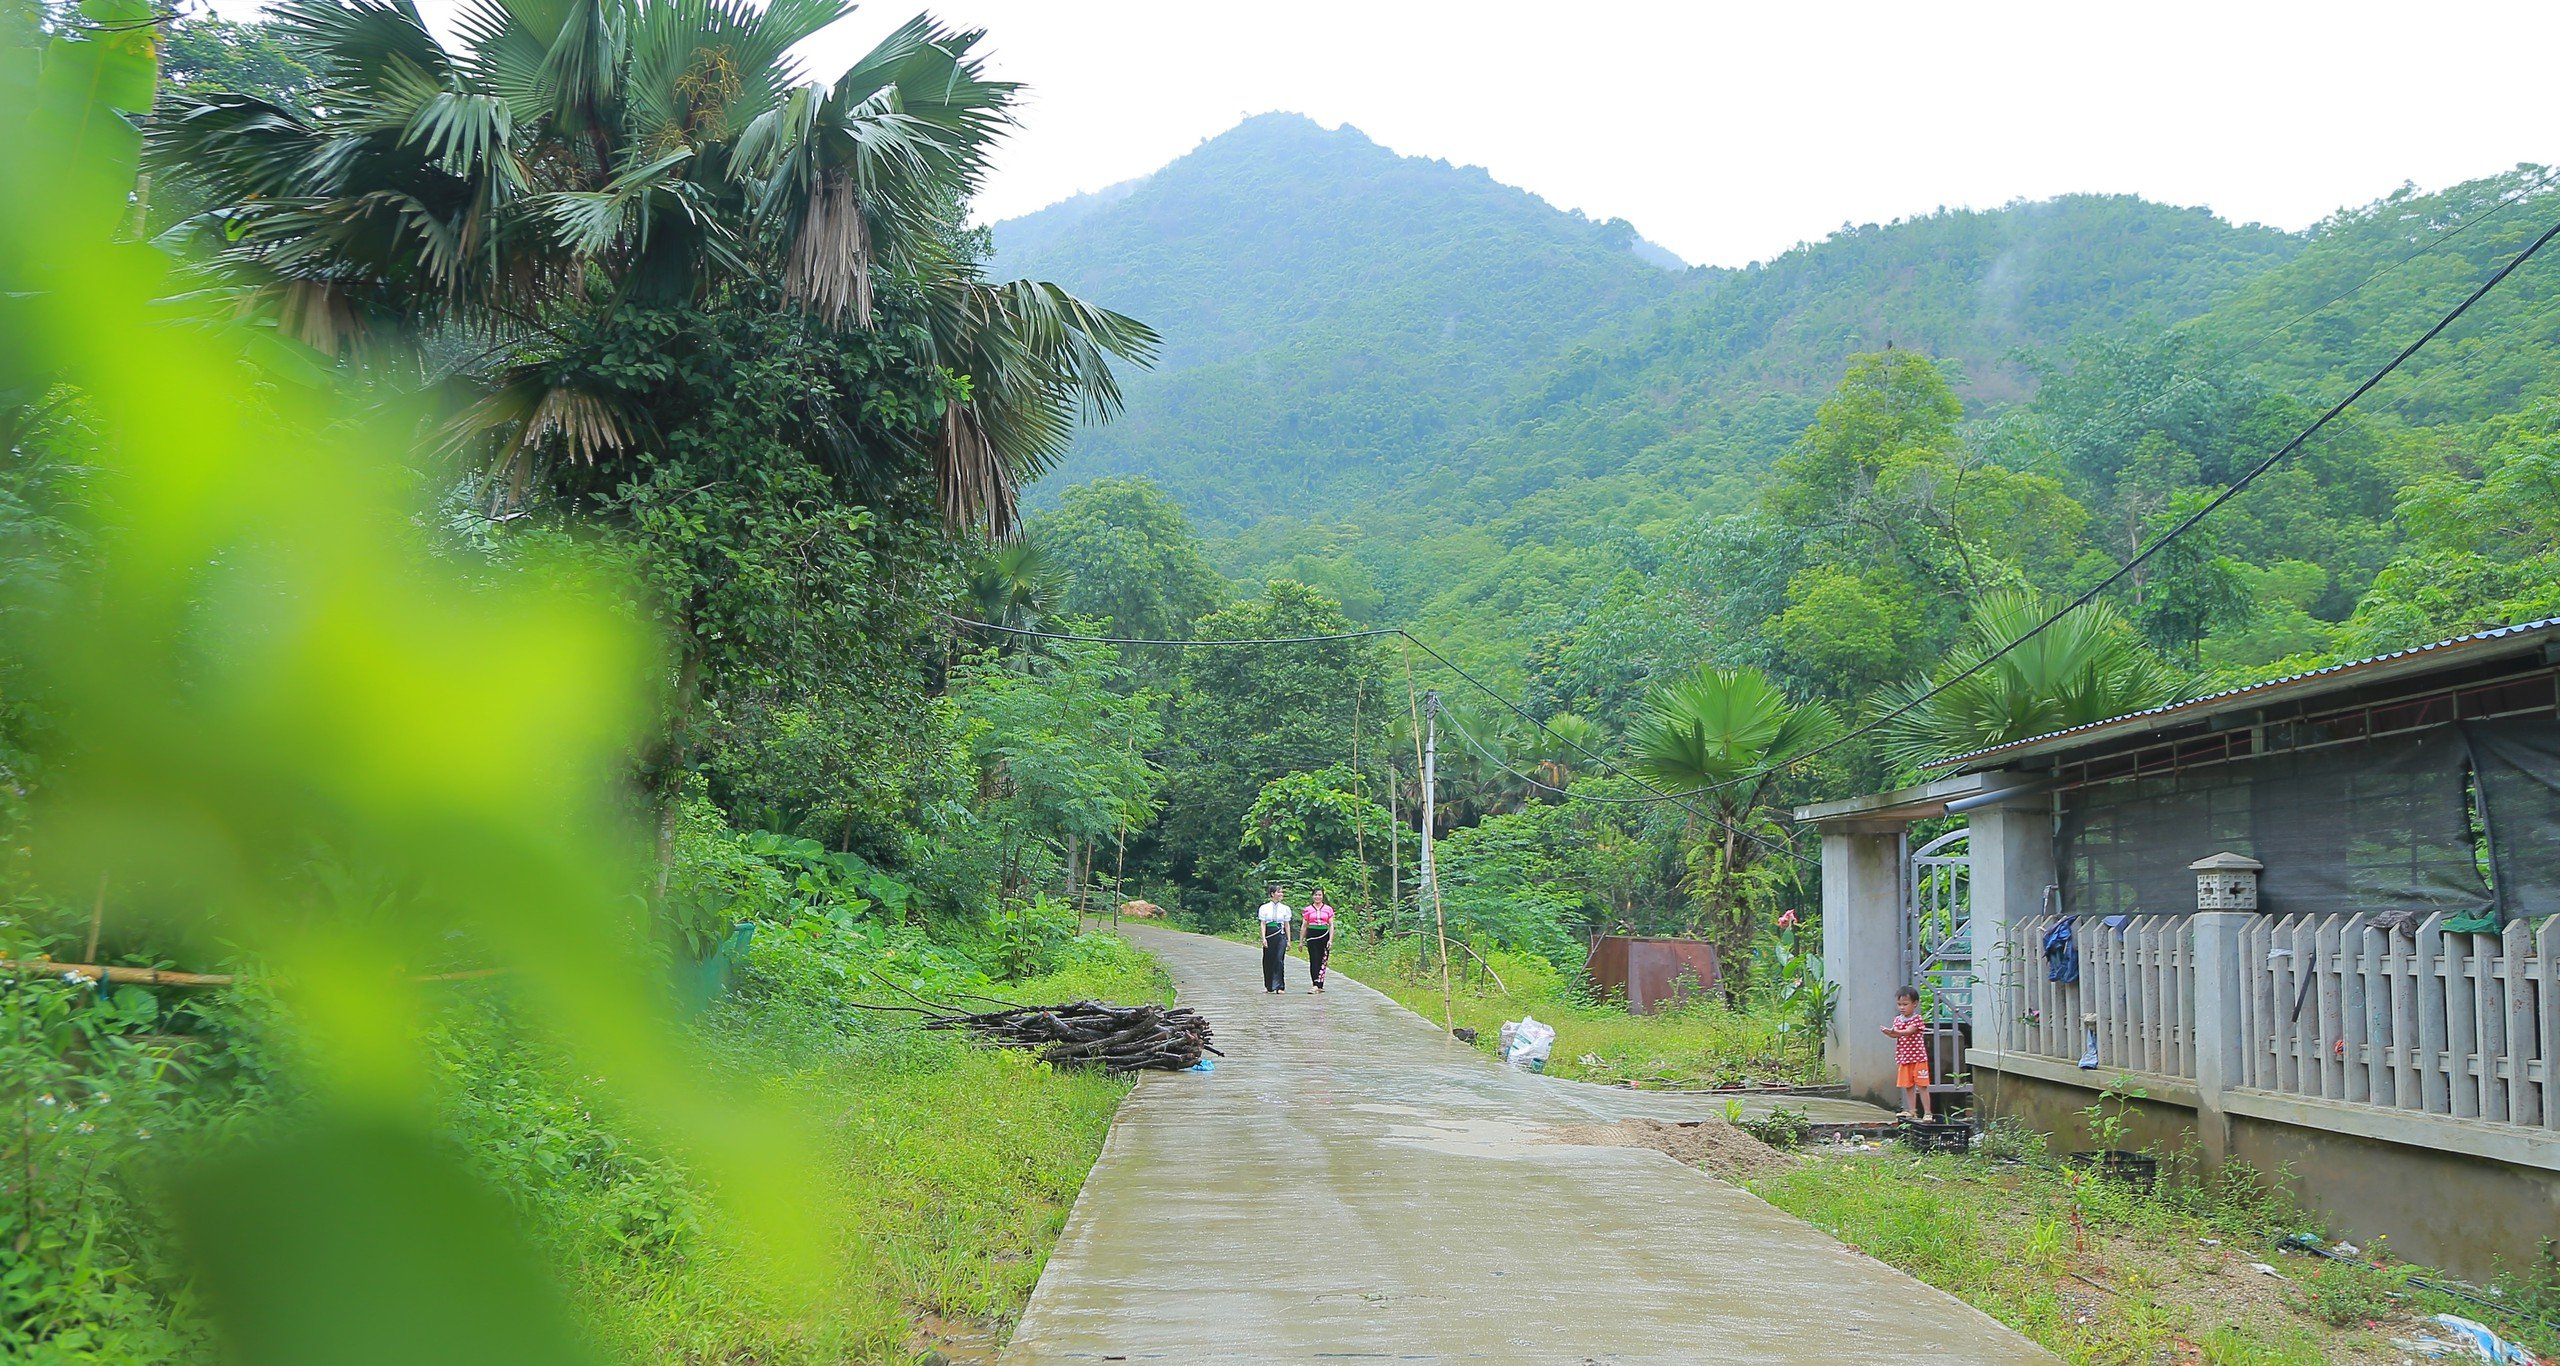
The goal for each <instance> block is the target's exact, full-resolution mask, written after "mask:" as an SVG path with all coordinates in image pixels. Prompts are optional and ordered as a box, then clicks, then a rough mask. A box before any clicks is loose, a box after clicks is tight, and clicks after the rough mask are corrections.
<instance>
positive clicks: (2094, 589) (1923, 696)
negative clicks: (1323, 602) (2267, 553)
mask: <svg viewBox="0 0 2560 1366" xmlns="http://www.w3.org/2000/svg"><path fill="white" fill-rule="evenodd" d="M2555 237H2560V222H2554V223H2553V224H2552V225H2551V226H2550V227H2548V228H2546V229H2544V230H2543V232H2542V235H2541V236H2539V237H2536V238H2535V239H2533V241H2532V243H2531V244H2529V245H2527V246H2526V247H2525V248H2524V250H2522V251H2519V252H2517V253H2516V254H2515V256H2514V257H2513V258H2512V259H2510V260H2509V261H2508V262H2507V263H2506V264H2505V265H2503V266H2500V267H2499V268H2498V270H2497V272H2496V273H2495V274H2493V275H2491V276H2490V277H2489V278H2488V279H2486V280H2484V281H2482V282H2481V283H2480V286H2479V287H2478V288H2476V289H2474V290H2472V291H2471V293H2470V294H2468V295H2466V296H2465V297H2464V298H2463V300H2462V302H2461V303H2458V304H2456V305H2454V307H2453V311H2452V312H2450V313H2447V314H2445V315H2444V316H2443V317H2441V318H2438V319H2437V320H2436V323H2435V326H2433V327H2430V328H2428V329H2427V330H2426V331H2425V332H2424V333H2422V334H2420V335H2419V337H2418V339H2417V340H2416V341H2413V342H2411V343H2409V344H2408V345H2407V346H2404V347H2402V348H2400V354H2398V355H2396V356H2393V357H2392V358H2391V361H2390V363H2389V364H2387V365H2385V366H2383V367H2382V368H2381V369H2379V370H2376V371H2375V372H2373V374H2372V375H2371V376H2370V377H2369V378H2367V379H2366V380H2365V381H2364V382H2363V383H2362V384H2359V385H2357V386H2356V387H2355V388H2354V389H2353V390H2351V391H2350V392H2349V393H2348V394H2347V396H2346V397H2344V398H2342V399H2339V400H2338V401H2337V402H2335V403H2333V404H2331V405H2329V407H2328V409H2327V410H2326V411H2324V412H2322V413H2321V414H2320V416H2319V417H2317V418H2315V419H2313V420H2312V423H2311V425H2310V426H2308V427H2305V428H2303V429H2302V431H2301V433H2300V434H2299V435H2297V436H2295V437H2294V438H2293V439H2292V440H2291V441H2288V442H2286V443H2285V444H2284V445H2282V446H2280V447H2278V448H2276V450H2275V451H2274V452H2272V453H2271V454H2269V455H2268V456H2267V457H2266V458H2265V459H2263V460H2260V461H2259V462H2258V463H2257V464H2255V465H2253V466H2251V467H2250V468H2249V469H2248V471H2247V472H2245V473H2243V474H2242V475H2241V476H2240V477H2239V478H2237V479H2235V480H2233V481H2231V483H2230V484H2228V485H2226V486H2224V488H2223V490H2222V491H2221V492H2220V493H2217V494H2215V495H2214V496H2213V497H2212V498H2211V499H2209V500H2208V501H2206V503H2205V504H2204V506H2202V507H2199V508H2197V509H2196V510H2195V511H2194V512H2191V513H2188V514H2187V515H2186V516H2185V517H2184V518H2182V519H2181V520H2180V521H2179V522H2178V524H2177V525H2176V526H2173V527H2171V528H2169V529H2168V530H2167V531H2165V532H2162V533H2161V534H2160V535H2158V536H2156V537H2154V538H2153V539H2152V540H2151V543H2150V544H2148V545H2145V546H2144V547H2142V549H2141V550H2139V551H2137V552H2135V553H2134V556H2133V558H2132V559H2130V560H2127V561H2126V562H2125V563H2124V564H2123V566H2122V567H2120V568H2118V569H2117V570H2116V571H2115V572H2114V573H2112V574H2109V575H2108V576H2106V577H2105V578H2103V579H2100V580H2099V581H2098V582H2097V583H2096V584H2094V585H2092V586H2090V587H2089V588H2088V589H2087V590H2086V591H2085V592H2083V593H2081V594H2080V595H2079V596H2077V597H2075V598H2073V599H2072V600H2071V601H2070V602H2068V603H2066V604H2064V605H2063V606H2062V607H2061V608H2060V609H2059V610H2057V611H2055V612H2054V613H2053V614H2052V615H2051V616H2048V617H2046V618H2045V619H2044V620H2043V621H2040V622H2038V623H2036V624H2035V625H2034V626H2033V627H2031V628H2029V629H2028V630H2026V631H2025V632H2023V633H2021V634H2020V635H2019V636H2018V638H2017V639H2015V640H2012V641H2010V642H2009V643H2008V644H2006V645H2003V646H2001V647H2000V648H1999V649H1997V650H1994V651H1992V652H1991V653H1989V654H1987V655H1984V656H1983V657H1982V658H1980V659H1977V660H1975V661H1974V662H1972V663H1971V664H1968V665H1966V666H1965V667H1963V668H1962V669H1959V670H1957V671H1956V672H1955V673H1953V674H1951V675H1949V676H1948V677H1946V678H1944V679H1942V680H1940V681H1938V682H1936V683H1933V684H1931V685H1930V686H1929V687H1928V688H1926V689H1924V690H1923V691H1921V692H1919V693H1917V694H1914V695H1913V696H1911V697H1909V698H1907V699H1905V700H1904V701H1903V702H1902V703H1901V704H1900V705H1898V706H1895V707H1894V708H1893V709H1892V710H1890V711H1887V712H1885V713H1884V714H1882V715H1880V716H1876V717H1874V718H1872V719H1870V720H1867V721H1865V722H1862V723H1861V724H1859V725H1857V726H1854V727H1852V728H1850V729H1848V730H1845V731H1843V732H1841V733H1840V734H1838V735H1835V736H1833V737H1832V738H1830V739H1829V740H1826V741H1824V742H1822V743H1821V744H1818V745H1815V746H1814V747H1813V748H1811V749H1808V750H1806V751H1805V752H1804V753H1802V754H1799V755H1796V756H1795V757H1794V758H1791V759H1789V760H1787V761H1786V762H1784V763H1780V764H1772V765H1770V766H1769V767H1767V768H1764V769H1760V770H1758V771H1756V772H1752V773H1745V774H1740V775H1738V776H1735V777H1732V778H1727V779H1724V780H1723V781H1721V782H1714V783H1708V784H1706V785H1705V786H1702V787H1696V788H1691V789H1689V790H1688V791H1686V792H1683V793H1680V794H1678V795H1680V796H1683V797H1695V796H1703V795H1705V794H1707V793H1710V792H1715V791H1718V790H1721V789H1723V788H1727V787H1734V786H1738V785H1740V784H1743V783H1756V782H1759V781H1761V780H1762V779H1765V778H1768V777H1770V776H1771V775H1773V774H1777V773H1782V772H1784V771H1786V770H1787V769H1790V768H1794V767H1795V766H1796V765H1798V764H1801V763H1803V762H1805V761H1806V760H1808V759H1811V758H1814V757H1815V756H1817V755H1821V754H1825V753H1828V752H1830V751H1832V750H1835V749H1838V748H1839V747H1840V746H1842V745H1845V744H1847V743H1849V742H1850V741H1852V740H1855V739H1857V738H1858V737H1860V736H1862V735H1868V734H1872V733H1873V732H1875V731H1876V730H1878V729H1880V728H1882V727H1884V726H1887V725H1890V724H1892V723H1893V722H1894V721H1896V720H1898V719H1900V718H1901V717H1903V716H1906V715H1908V714H1910V713H1911V712H1912V711H1914V710H1915V709H1917V708H1918V707H1919V706H1920V705H1921V704H1922V703H1925V702H1927V701H1928V700H1929V699H1931V698H1933V697H1936V696H1937V695H1939V694H1940V693H1943V692H1945V691H1946V690H1947V689H1949V688H1952V687H1954V686H1955V685H1956V684H1958V683H1961V682H1963V681H1964V680H1966V679H1968V678H1971V677H1972V676H1974V675H1975V674H1978V673H1980V672H1982V671H1983V670H1984V669H1987V668H1990V667H1991V666H1992V665H1993V664H1995V663H1998V662H1999V661H2000V660H2001V659H2003V658H2005V657H2006V656H2007V655H2008V654H2009V653H2010V652H2011V651H2013V650H2015V649H2017V648H2018V647H2019V646H2021V645H2024V644H2026V643H2027V642H2028V641H2030V640H2033V639H2035V638H2036V637H2037V636H2040V635H2042V634H2044V633H2045V632H2046V631H2047V630H2050V629H2051V628H2052V627H2053V625H2054V623H2056V622H2058V621H2060V620H2062V619H2063V618H2064V617H2067V616H2069V615H2071V614H2072V613H2073V612H2076V611H2079V610H2080V609H2081V608H2083V607H2086V606H2088V605H2089V604H2090V603H2091V602H2094V601H2096V600H2097V598H2098V595H2099V594H2101V593H2104V592H2106V591H2107V590H2108V589H2110V588H2113V587H2114V586H2116V585H2117V584H2119V583H2121V582H2123V581H2124V580H2125V578H2126V577H2127V576H2129V575H2131V574H2132V573H2133V572H2134V571H2135V570H2137V569H2140V568H2141V567H2142V566H2143V565H2144V564H2146V563H2148V562H2149V561H2150V559H2151V557H2152V556H2154V555H2157V554H2159V553H2160V551H2161V550H2162V549H2163V548H2165V547H2166V546H2167V545H2168V544H2169V543H2170V542H2172V541H2175V540H2176V539H2178V538H2179V537H2180V536H2183V535H2185V534H2187V532H2189V531H2191V530H2193V529H2194V528H2195V526H2196V524H2197V523H2199V522H2202V521H2203V520H2204V519H2205V518H2207V517H2209V516H2212V515H2213V514H2214V513H2215V512H2216V511H2219V510H2220V509H2221V507H2222V506H2223V504H2225V503H2228V502H2230V501H2231V500H2232V499H2234V498H2237V497H2239V496H2240V494H2241V492H2242V491H2243V490H2245V489H2247V488H2248V487H2249V486H2250V485H2251V484H2253V483H2255V482H2257V480H2258V476H2260V475H2262V474H2265V473H2266V472H2267V471H2269V470H2271V469H2274V468H2275V467H2276V466H2277V464H2279V463H2281V462H2282V461H2283V460H2284V459H2285V458H2286V457H2288V456H2291V455H2293V454H2294V453H2295V452H2297V451H2299V450H2301V449H2302V447H2303V445H2304V443H2306V442H2308V441H2310V440H2311V438H2312V437H2314V436H2317V435H2319V434H2320V432H2321V430H2322V429H2323V428H2325V427H2327V426H2328V425H2329V424H2330V423H2331V422H2334V421H2336V420H2337V418H2338V417H2339V415H2340V414H2343V413H2344V412H2346V411H2347V409H2348V408H2349V407H2351V406H2353V405H2354V403H2355V402H2356V400H2358V399H2360V398H2363V397H2364V396H2365V395H2366V394H2368V393H2370V392H2372V390H2373V388H2374V386H2375V385H2378V384H2380V383H2382V381H2384V380H2385V379H2388V378H2390V377H2391V374H2392V372H2394V371H2396V370H2398V369H2399V368H2400V367H2401V366H2402V365H2404V364H2407V363H2408V360H2409V358H2410V357H2411V356H2414V355H2416V354H2418V351H2419V350H2420V349H2421V348H2423V347H2424V346H2426V344H2427V343H2429V342H2431V341H2434V340H2435V339H2436V338H2437V337H2438V336H2440V335H2442V334H2443V332H2444V330H2445V329H2446V328H2448V327H2451V326H2453V324H2454V323H2455V322H2456V321H2457V320H2459V319H2460V318H2461V317H2462V315H2463V314H2465V313H2468V312H2470V311H2471V306H2472V305H2474V304H2476V303H2478V302H2480V301H2481V300H2482V299H2484V298H2486V297H2488V294H2489V291H2491V290H2493V289H2496V288H2497V287H2498V286H2499V285H2500V284H2503V283H2505V281H2506V279H2507V277H2508V276H2510V275H2513V274H2515V272H2516V269H2517V267H2519V266H2522V265H2523V264H2524V263H2525V262H2527V261H2530V260H2532V259H2533V257H2534V256H2535V254H2536V253H2538V252H2540V251H2541V250H2542V249H2543V248H2544V247H2546V246H2549V245H2550V244H2551V240H2552V239H2553V238H2555ZM1426 648H1427V647H1426ZM1954 757H1962V756H1954ZM1949 762H1951V760H1949V759H1941V760H1939V761H1938V762H1937V763H1934V764H1929V765H1925V767H1930V768H1939V767H1944V766H1945V765H1946V764H1947V763H1949Z"/></svg>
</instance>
